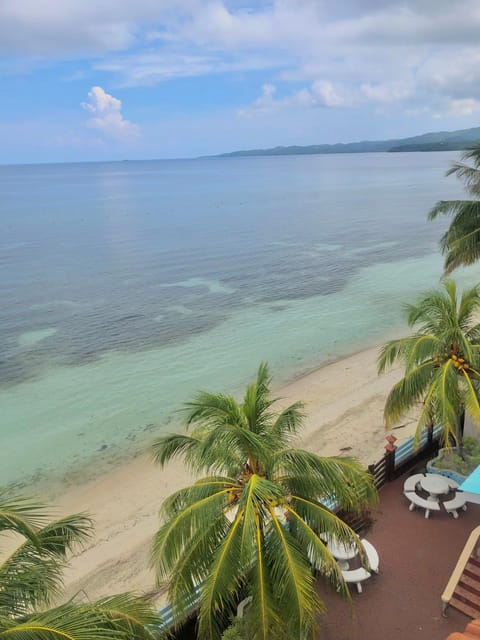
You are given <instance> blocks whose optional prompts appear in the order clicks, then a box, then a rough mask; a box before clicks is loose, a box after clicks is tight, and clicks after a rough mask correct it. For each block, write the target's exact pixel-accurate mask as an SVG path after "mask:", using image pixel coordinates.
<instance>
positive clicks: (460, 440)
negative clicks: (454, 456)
mask: <svg viewBox="0 0 480 640" xmlns="http://www.w3.org/2000/svg"><path fill="white" fill-rule="evenodd" d="M464 429H465V409H462V412H461V413H460V415H459V416H458V423H457V446H458V454H459V456H460V457H461V459H462V460H465V452H464V450H463V430H464Z"/></svg>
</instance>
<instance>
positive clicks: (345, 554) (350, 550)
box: [326, 536, 358, 570]
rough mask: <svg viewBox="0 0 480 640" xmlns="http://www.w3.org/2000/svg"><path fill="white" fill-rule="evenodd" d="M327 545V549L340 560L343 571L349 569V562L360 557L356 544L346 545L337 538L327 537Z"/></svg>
mask: <svg viewBox="0 0 480 640" xmlns="http://www.w3.org/2000/svg"><path fill="white" fill-rule="evenodd" d="M326 543H327V549H328V550H329V551H330V553H331V554H332V556H333V557H334V558H335V559H336V560H338V564H339V566H340V568H341V569H344V570H345V569H348V561H349V560H353V558H355V557H356V556H357V555H358V549H357V547H356V546H355V545H354V544H348V543H347V544H344V543H343V542H340V541H339V540H337V538H334V537H330V536H328V537H327V539H326Z"/></svg>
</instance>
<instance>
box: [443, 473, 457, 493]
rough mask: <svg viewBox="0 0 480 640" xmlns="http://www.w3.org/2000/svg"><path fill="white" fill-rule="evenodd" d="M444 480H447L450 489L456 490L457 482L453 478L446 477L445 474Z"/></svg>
mask: <svg viewBox="0 0 480 640" xmlns="http://www.w3.org/2000/svg"><path fill="white" fill-rule="evenodd" d="M445 480H446V481H447V484H448V486H449V487H450V489H451V490H452V491H454V490H455V491H456V490H457V489H458V482H455V480H453V478H448V477H447V476H445Z"/></svg>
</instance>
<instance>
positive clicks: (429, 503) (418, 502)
mask: <svg viewBox="0 0 480 640" xmlns="http://www.w3.org/2000/svg"><path fill="white" fill-rule="evenodd" d="M405 495H406V497H407V498H408V499H409V500H410V506H409V509H410V511H413V510H414V509H415V507H421V508H422V509H425V518H428V517H429V515H430V511H440V505H439V504H438V502H435V501H434V500H425V498H422V497H421V496H419V495H418V493H415V491H406V492H405Z"/></svg>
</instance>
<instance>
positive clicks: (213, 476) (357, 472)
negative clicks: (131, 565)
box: [152, 364, 376, 640]
mask: <svg viewBox="0 0 480 640" xmlns="http://www.w3.org/2000/svg"><path fill="white" fill-rule="evenodd" d="M270 382H271V379H270V375H269V372H268V366H267V364H262V365H261V366H260V368H259V369H258V373H257V377H256V380H255V382H253V383H252V384H250V385H249V386H248V387H247V390H246V393H245V396H244V399H243V402H237V401H236V400H235V399H234V398H233V397H232V396H230V395H223V394H213V393H206V392H201V393H198V395H197V396H196V397H195V399H194V400H193V402H190V403H188V405H187V407H186V410H187V412H188V416H187V424H188V425H189V426H191V425H193V426H194V427H196V429H194V430H193V432H192V433H191V434H190V435H188V434H173V435H166V436H164V437H162V438H160V439H158V440H157V441H156V442H155V444H154V448H153V451H154V456H155V460H156V462H157V463H159V464H160V465H162V466H163V465H164V464H166V463H167V462H168V461H169V460H171V459H172V458H175V457H176V456H182V457H183V458H184V460H185V462H186V464H187V465H188V466H189V467H190V469H191V470H192V471H193V472H195V473H196V474H198V475H200V474H205V473H206V474H209V475H208V476H207V477H202V478H201V479H199V480H197V481H196V482H194V483H193V484H192V485H190V486H188V487H186V488H184V489H181V490H180V491H177V492H176V493H174V494H173V495H172V496H170V497H169V498H168V499H167V500H166V501H165V502H164V504H163V507H162V515H163V524H162V525H161V528H160V529H159V531H158V532H157V534H156V535H155V538H154V543H153V549H152V562H153V565H154V567H155V568H156V571H157V575H158V578H159V580H163V579H165V578H166V579H168V580H169V597H170V601H171V603H172V606H173V610H174V614H175V615H176V617H177V619H178V620H181V619H182V616H183V615H184V611H185V603H187V602H191V601H192V599H195V598H198V599H199V616H198V637H199V638H201V639H202V640H203V639H208V640H214V639H215V640H216V639H217V638H219V637H220V635H221V631H222V628H223V627H224V626H225V623H226V621H228V619H229V616H230V615H231V614H232V612H234V611H235V607H236V604H237V603H238V601H239V600H242V599H244V598H248V597H251V604H250V606H249V608H248V613H247V614H246V615H247V617H248V625H249V629H250V633H249V637H251V638H252V639H260V638H261V639H266V638H273V637H276V638H279V639H282V638H310V637H312V635H311V634H312V630H313V629H314V627H315V617H316V614H317V612H319V611H323V605H322V602H321V601H320V599H319V597H318V595H317V594H316V592H315V588H314V576H313V574H312V565H313V566H314V567H315V568H316V569H317V570H318V571H319V573H321V574H323V575H324V576H326V577H327V578H328V579H329V580H330V581H331V583H333V584H334V585H335V587H336V588H337V589H338V590H339V591H340V592H341V593H342V594H343V595H344V596H345V597H348V589H347V587H346V585H345V583H344V582H343V579H342V574H341V571H340V570H339V567H338V565H337V562H336V561H335V559H334V558H333V557H332V555H331V554H330V552H329V551H328V549H327V547H326V545H325V544H324V543H323V542H322V540H321V538H320V537H319V535H318V533H319V532H322V533H323V534H326V535H328V534H330V535H334V536H336V537H337V538H338V539H339V540H341V541H344V542H345V541H348V542H350V543H353V544H356V545H359V539H358V537H357V535H356V534H355V533H354V531H353V530H352V529H351V528H350V527H349V526H347V524H345V522H343V521H342V520H341V519H340V518H339V517H338V516H337V515H336V514H335V512H334V511H332V510H331V509H330V508H329V507H328V506H327V505H332V504H333V503H335V504H336V505H337V506H338V507H340V508H342V509H347V510H359V509H360V508H362V507H363V506H365V505H366V504H372V503H373V502H374V501H375V499H376V492H375V489H374V487H373V484H372V480H371V477H370V475H369V474H368V473H367V472H365V471H364V470H363V469H362V467H361V465H360V464H359V463H358V462H356V461H354V460H351V459H347V458H321V457H319V456H317V455H315V454H313V453H310V452H308V451H304V450H302V449H295V448H293V446H292V443H293V440H294V438H295V436H296V435H297V432H298V431H299V429H300V427H301V425H302V420H303V406H302V404H301V403H298V402H297V403H295V404H292V405H290V406H289V407H287V408H286V409H284V410H283V411H280V412H279V413H275V412H274V409H273V404H274V402H275V400H274V399H272V398H271V396H270Z"/></svg>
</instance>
